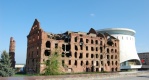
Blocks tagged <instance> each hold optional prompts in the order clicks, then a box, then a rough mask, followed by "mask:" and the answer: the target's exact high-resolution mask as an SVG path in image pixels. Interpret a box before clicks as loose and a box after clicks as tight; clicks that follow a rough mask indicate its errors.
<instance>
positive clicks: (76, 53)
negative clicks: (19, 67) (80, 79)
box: [26, 19, 120, 73]
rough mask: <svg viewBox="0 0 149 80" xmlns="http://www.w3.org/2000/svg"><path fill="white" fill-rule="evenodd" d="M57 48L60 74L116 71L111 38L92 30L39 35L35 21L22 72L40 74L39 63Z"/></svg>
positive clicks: (41, 66)
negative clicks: (61, 72) (24, 68)
mask: <svg viewBox="0 0 149 80" xmlns="http://www.w3.org/2000/svg"><path fill="white" fill-rule="evenodd" d="M49 29H50V28H49ZM57 48H60V50H59V51H60V53H59V54H60V55H61V63H62V65H61V67H62V70H63V71H64V72H70V73H71V72H74V73H75V72H102V71H109V72H116V71H120V62H119V40H118V39H116V38H115V37H113V36H111V35H109V34H108V33H103V34H102V33H96V31H95V30H94V29H92V28H91V29H90V30H89V32H88V33H85V32H71V31H67V32H65V33H62V34H52V33H48V32H45V31H43V30H42V29H41V27H40V23H39V22H38V20H37V19H35V21H34V23H33V26H32V28H31V30H30V32H29V35H28V36H27V57H26V72H27V73H43V72H44V69H45V67H46V65H44V64H40V63H43V62H45V61H47V59H48V56H50V55H51V54H52V52H53V51H54V50H55V49H57Z"/></svg>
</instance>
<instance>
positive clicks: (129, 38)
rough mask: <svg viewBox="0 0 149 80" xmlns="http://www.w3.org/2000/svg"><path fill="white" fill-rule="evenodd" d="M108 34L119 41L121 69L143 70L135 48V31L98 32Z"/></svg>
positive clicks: (108, 30) (112, 30)
mask: <svg viewBox="0 0 149 80" xmlns="http://www.w3.org/2000/svg"><path fill="white" fill-rule="evenodd" d="M105 32H106V33H108V34H110V35H111V36H113V37H115V38H117V39H118V40H119V42H120V43H119V50H120V69H121V70H129V69H138V68H141V62H140V59H139V57H138V54H137V51H136V46H135V36H134V35H135V33H136V32H135V31H134V30H132V29H127V28H107V29H100V30H97V33H105Z"/></svg>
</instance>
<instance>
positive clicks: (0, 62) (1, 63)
mask: <svg viewBox="0 0 149 80" xmlns="http://www.w3.org/2000/svg"><path fill="white" fill-rule="evenodd" d="M14 74H15V70H14V69H13V68H12V67H11V62H10V57H9V54H8V53H7V52H6V51H3V52H2V54H1V59H0V76H2V77H8V76H13V75H14Z"/></svg>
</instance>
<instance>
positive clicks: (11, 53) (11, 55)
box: [9, 37, 16, 68]
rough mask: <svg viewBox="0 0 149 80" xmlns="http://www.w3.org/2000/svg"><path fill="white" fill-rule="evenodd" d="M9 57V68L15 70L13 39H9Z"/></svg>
mask: <svg viewBox="0 0 149 80" xmlns="http://www.w3.org/2000/svg"><path fill="white" fill-rule="evenodd" d="M9 56H10V60H11V67H13V68H15V63H16V61H15V40H14V39H13V37H11V38H10V45H9Z"/></svg>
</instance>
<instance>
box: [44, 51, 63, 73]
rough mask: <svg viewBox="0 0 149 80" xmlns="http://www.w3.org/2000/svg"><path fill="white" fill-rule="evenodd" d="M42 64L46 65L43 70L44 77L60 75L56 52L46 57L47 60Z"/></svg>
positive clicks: (58, 56) (58, 58)
mask: <svg viewBox="0 0 149 80" xmlns="http://www.w3.org/2000/svg"><path fill="white" fill-rule="evenodd" d="M43 64H45V65H46V68H45V69H44V71H45V72H44V75H57V74H60V73H62V70H61V68H60V66H61V63H60V55H59V54H58V52H57V51H54V52H52V54H51V55H50V56H49V57H48V60H47V61H45V62H44V63H43Z"/></svg>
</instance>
